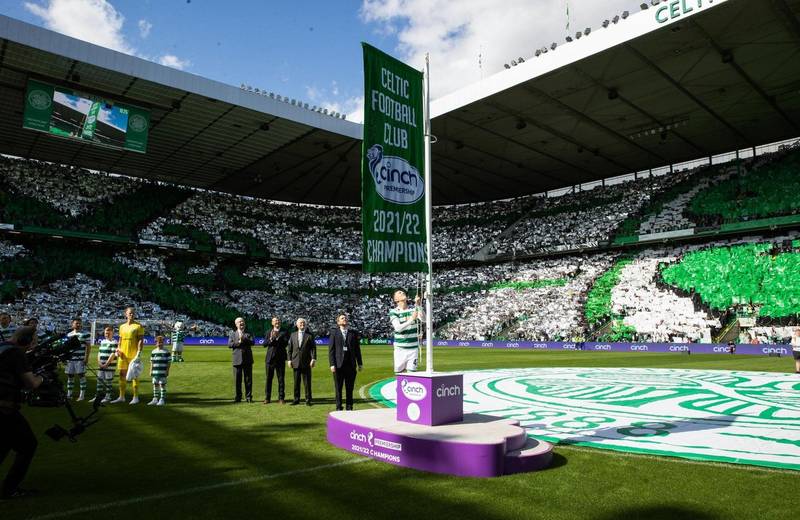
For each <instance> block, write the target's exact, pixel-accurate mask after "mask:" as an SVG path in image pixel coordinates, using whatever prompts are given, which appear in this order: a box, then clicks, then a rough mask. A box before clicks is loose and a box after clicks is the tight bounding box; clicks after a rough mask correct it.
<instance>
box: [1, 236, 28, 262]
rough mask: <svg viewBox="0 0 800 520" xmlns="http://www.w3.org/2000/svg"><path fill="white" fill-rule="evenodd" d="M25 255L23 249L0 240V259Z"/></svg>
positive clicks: (19, 245) (21, 246)
mask: <svg viewBox="0 0 800 520" xmlns="http://www.w3.org/2000/svg"><path fill="white" fill-rule="evenodd" d="M24 253H25V247H24V246H23V245H21V244H15V243H13V242H9V241H7V240H0V258H13V257H15V256H17V255H21V254H24Z"/></svg>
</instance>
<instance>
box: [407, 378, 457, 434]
mask: <svg viewBox="0 0 800 520" xmlns="http://www.w3.org/2000/svg"><path fill="white" fill-rule="evenodd" d="M463 418H464V378H463V376H462V375H461V374H414V375H401V376H397V420H398V421H403V422H410V423H414V424H422V425H426V426H437V425H440V424H448V423H452V422H458V421H461V420H463Z"/></svg>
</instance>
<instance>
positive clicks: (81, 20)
mask: <svg viewBox="0 0 800 520" xmlns="http://www.w3.org/2000/svg"><path fill="white" fill-rule="evenodd" d="M25 9H27V10H28V11H30V12H31V13H32V14H34V15H36V16H38V17H39V18H41V19H42V21H43V22H44V25H45V27H47V28H48V29H52V30H54V31H56V32H60V33H62V34H66V35H67V36H72V37H73V38H78V39H80V40H84V41H87V42H90V43H94V44H97V45H100V46H103V47H107V48H109V49H114V50H115V51H120V52H124V53H125V54H135V52H136V51H135V49H134V48H133V47H131V46H130V45H129V44H128V42H127V41H125V36H124V35H123V34H122V25H123V24H124V23H125V17H124V16H122V14H120V13H119V12H118V11H117V10H116V9H114V6H113V5H111V4H110V3H109V2H107V1H106V0H49V1H46V3H45V4H43V5H40V4H36V3H32V2H25Z"/></svg>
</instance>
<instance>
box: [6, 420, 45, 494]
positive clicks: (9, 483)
mask: <svg viewBox="0 0 800 520" xmlns="http://www.w3.org/2000/svg"><path fill="white" fill-rule="evenodd" d="M38 444H39V443H38V441H37V440H36V436H34V435H33V431H32V430H31V427H30V425H29V424H28V421H27V420H25V417H23V416H22V414H21V413H19V411H17V410H14V411H11V410H0V464H2V463H3V461H5V459H6V456H7V455H8V453H9V452H10V451H12V450H13V451H14V453H15V457H14V462H13V463H12V464H11V468H9V470H8V474H7V475H6V479H5V481H3V489H2V493H3V495H9V494H11V493H13V492H14V491H16V490H17V488H18V487H19V485H20V484H21V483H22V480H23V479H24V478H25V474H26V473H27V472H28V467H29V466H30V465H31V460H33V454H34V453H36V446H37V445H38Z"/></svg>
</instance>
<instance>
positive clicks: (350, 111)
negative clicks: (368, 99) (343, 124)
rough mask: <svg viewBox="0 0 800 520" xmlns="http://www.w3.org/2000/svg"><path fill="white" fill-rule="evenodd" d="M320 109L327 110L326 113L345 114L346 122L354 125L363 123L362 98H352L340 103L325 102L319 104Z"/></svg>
mask: <svg viewBox="0 0 800 520" xmlns="http://www.w3.org/2000/svg"><path fill="white" fill-rule="evenodd" d="M320 106H321V107H322V108H327V109H328V112H339V113H340V114H347V120H348V121H353V122H356V123H362V122H363V121H364V98H363V97H361V96H354V97H350V98H347V99H345V100H342V101H325V102H323V103H322V104H320Z"/></svg>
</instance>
